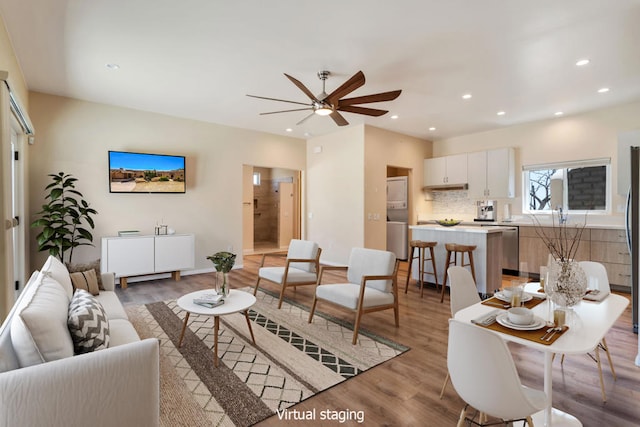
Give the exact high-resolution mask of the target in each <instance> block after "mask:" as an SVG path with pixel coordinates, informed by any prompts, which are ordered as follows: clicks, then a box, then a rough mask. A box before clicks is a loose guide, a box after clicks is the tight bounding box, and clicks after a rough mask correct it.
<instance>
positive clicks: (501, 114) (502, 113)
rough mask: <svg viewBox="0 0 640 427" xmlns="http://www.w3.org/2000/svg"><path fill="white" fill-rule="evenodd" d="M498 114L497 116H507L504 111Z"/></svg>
mask: <svg viewBox="0 0 640 427" xmlns="http://www.w3.org/2000/svg"><path fill="white" fill-rule="evenodd" d="M496 114H497V115H498V116H504V115H505V114H507V113H505V112H504V111H498V112H497V113H496Z"/></svg>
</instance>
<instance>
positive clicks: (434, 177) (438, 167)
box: [424, 153, 467, 187]
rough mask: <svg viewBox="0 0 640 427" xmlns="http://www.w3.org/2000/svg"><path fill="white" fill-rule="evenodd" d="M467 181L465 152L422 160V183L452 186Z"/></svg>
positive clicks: (428, 185) (427, 185)
mask: <svg viewBox="0 0 640 427" xmlns="http://www.w3.org/2000/svg"><path fill="white" fill-rule="evenodd" d="M466 183H467V154H466V153H465V154H455V155H452V156H445V157H435V158H433V159H425V160H424V185H425V187H434V186H440V187H442V186H453V185H463V184H466Z"/></svg>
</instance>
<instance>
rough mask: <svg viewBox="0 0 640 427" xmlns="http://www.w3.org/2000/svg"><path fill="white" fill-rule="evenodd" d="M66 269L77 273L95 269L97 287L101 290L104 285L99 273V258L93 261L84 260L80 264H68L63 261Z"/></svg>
mask: <svg viewBox="0 0 640 427" xmlns="http://www.w3.org/2000/svg"><path fill="white" fill-rule="evenodd" d="M65 265H66V267H67V270H69V273H77V272H79V271H87V270H95V272H96V278H97V279H98V288H99V289H100V290H101V291H103V290H104V287H103V286H102V274H100V259H97V260H95V261H91V262H86V263H82V264H69V263H65Z"/></svg>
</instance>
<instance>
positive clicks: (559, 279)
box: [534, 214, 587, 307]
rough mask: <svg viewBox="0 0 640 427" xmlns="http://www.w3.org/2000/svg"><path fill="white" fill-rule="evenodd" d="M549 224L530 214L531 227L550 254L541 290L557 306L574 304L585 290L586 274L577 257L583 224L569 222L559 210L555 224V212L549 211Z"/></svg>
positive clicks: (584, 224)
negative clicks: (573, 224) (543, 288)
mask: <svg viewBox="0 0 640 427" xmlns="http://www.w3.org/2000/svg"><path fill="white" fill-rule="evenodd" d="M551 219H552V224H553V225H552V227H543V226H542V225H541V224H540V221H539V220H538V219H537V218H536V217H534V221H535V223H536V225H535V230H536V233H537V234H538V237H540V238H541V239H542V241H543V242H544V244H545V246H546V247H547V249H549V252H550V253H551V256H552V257H553V259H552V260H550V264H549V265H548V266H547V268H548V279H547V283H546V284H545V290H546V292H547V294H548V295H549V296H550V298H551V300H552V301H553V302H554V303H556V304H557V305H559V306H561V307H572V306H574V305H576V304H577V303H578V302H580V300H581V299H582V297H583V296H584V295H585V293H586V291H587V276H586V275H585V273H584V271H583V270H582V268H581V267H580V264H579V263H578V262H577V261H574V258H575V255H576V253H577V252H578V247H579V245H580V239H581V238H582V233H583V232H584V228H585V226H586V218H585V222H584V223H583V224H581V225H577V226H570V225H568V224H567V221H566V218H563V217H562V214H560V215H559V217H558V223H557V224H556V220H555V216H554V215H553V214H552V215H551Z"/></svg>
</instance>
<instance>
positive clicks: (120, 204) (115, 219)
mask: <svg viewBox="0 0 640 427" xmlns="http://www.w3.org/2000/svg"><path fill="white" fill-rule="evenodd" d="M30 96H31V99H30V104H31V117H32V120H33V122H34V124H35V126H36V128H37V129H38V136H37V138H36V143H35V145H32V146H30V147H29V150H30V151H31V152H30V157H31V165H30V185H31V197H30V203H29V205H30V211H31V212H32V213H33V212H37V211H38V210H39V207H40V205H41V204H42V202H43V196H44V192H43V188H44V187H45V185H46V184H47V183H48V178H47V174H49V173H57V172H59V171H63V172H66V173H71V174H73V175H74V176H76V177H77V178H78V179H79V181H78V183H77V189H78V190H79V191H81V192H82V193H83V194H84V196H85V199H87V200H88V201H89V202H90V203H91V205H92V206H93V207H94V208H95V209H96V210H97V211H98V212H99V214H98V216H97V218H96V229H95V231H94V244H95V245H96V247H95V248H93V247H85V248H82V249H81V251H80V252H79V253H77V254H74V261H76V262H80V261H84V260H91V259H95V258H98V257H99V256H100V237H101V236H112V235H115V234H116V233H117V232H118V230H132V229H134V230H140V231H141V232H142V233H145V234H146V233H149V234H151V233H153V230H154V226H155V224H156V221H160V220H164V222H165V223H166V224H167V225H168V226H169V227H170V228H173V229H175V230H176V232H178V233H194V234H195V236H196V269H208V268H211V267H212V265H211V262H210V261H208V260H206V258H205V257H206V256H207V255H210V254H212V253H214V252H216V251H219V250H227V249H228V248H229V247H230V246H232V247H233V250H234V252H236V253H241V250H242V242H243V239H242V233H243V227H242V194H243V192H242V182H243V179H242V177H243V165H263V166H271V167H275V168H286V169H295V170H304V169H305V163H306V158H305V157H306V147H305V142H304V141H303V140H299V139H295V138H289V137H283V136H277V135H271V134H266V133H261V132H255V131H250V130H244V129H238V128H232V127H227V126H221V125H216V124H211V123H204V122H198V121H193V120H186V119H180V118H175V117H170V116H164V115H160V114H153V113H146V112H142V111H137V110H130V109H125V108H119V107H112V106H107V105H102V104H95V103H90V102H84V101H79V100H75V99H70V98H63V97H58V96H53V95H46V94H42V93H31V94H30ZM108 150H123V151H138V152H151V153H163V154H177V155H185V156H186V169H187V192H186V193H185V194H111V193H109V190H108V170H107V169H108V164H107V151H108ZM33 219H34V217H33V215H32V218H30V220H33ZM31 245H32V246H31V254H32V265H31V268H32V269H33V268H37V267H38V265H39V264H40V263H41V262H42V261H43V260H44V255H43V254H39V253H37V248H36V247H35V243H34V242H31ZM76 256H77V258H76ZM240 260H241V258H238V261H240ZM240 263H241V261H240Z"/></svg>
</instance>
